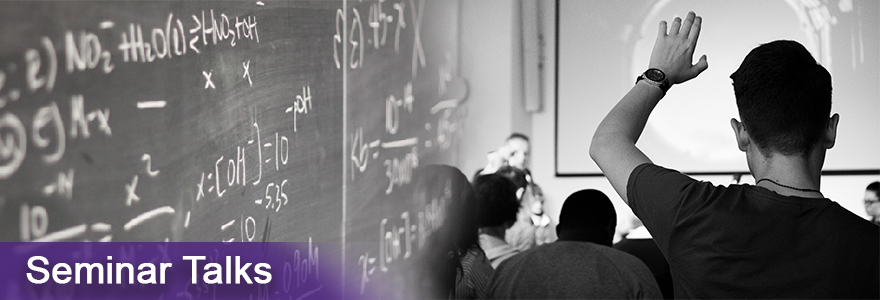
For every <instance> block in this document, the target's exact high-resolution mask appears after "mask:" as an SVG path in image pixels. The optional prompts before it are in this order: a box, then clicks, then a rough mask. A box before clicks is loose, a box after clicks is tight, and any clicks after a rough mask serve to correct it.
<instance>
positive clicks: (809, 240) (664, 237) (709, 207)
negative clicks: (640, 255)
mask: <svg viewBox="0 0 880 300" xmlns="http://www.w3.org/2000/svg"><path fill="white" fill-rule="evenodd" d="M627 198H628V199H629V205H630V207H631V208H632V209H633V212H634V213H635V214H636V216H638V217H639V218H640V219H641V220H642V222H643V223H644V224H645V227H647V228H648V230H649V231H650V232H651V235H652V236H653V237H654V241H655V242H656V243H657V245H658V246H659V247H660V250H661V251H662V252H663V254H664V255H665V256H666V259H667V260H668V261H669V265H670V268H671V269H672V278H673V282H674V285H675V297H676V298H873V299H877V298H878V297H880V227H878V226H875V225H873V224H871V222H868V221H867V220H864V219H862V218H860V217H858V216H856V215H855V214H853V213H851V212H849V211H847V210H846V209H844V208H843V207H841V206H840V205H838V204H837V203H835V202H832V201H831V200H829V199H811V198H800V197H788V196H781V195H778V194H776V193H774V192H772V191H770V190H767V189H764V188H762V187H756V186H751V185H730V186H729V187H724V186H713V185H712V184H711V183H709V182H701V181H696V180H694V179H692V178H690V177H688V176H686V175H684V174H681V173H679V172H677V171H674V170H669V169H665V168H662V167H659V166H656V165H653V164H649V163H646V164H642V165H640V166H638V167H636V168H635V169H634V170H633V172H632V174H631V175H630V178H629V182H628V184H627Z"/></svg>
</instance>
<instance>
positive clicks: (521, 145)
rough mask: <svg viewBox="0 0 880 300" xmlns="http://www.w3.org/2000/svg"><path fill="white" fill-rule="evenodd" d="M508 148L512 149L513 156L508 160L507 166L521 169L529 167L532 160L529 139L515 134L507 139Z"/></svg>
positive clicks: (520, 134)
mask: <svg viewBox="0 0 880 300" xmlns="http://www.w3.org/2000/svg"><path fill="white" fill-rule="evenodd" d="M507 147H508V148H509V149H510V152H511V156H510V158H509V159H508V160H507V164H508V165H510V166H513V167H517V168H520V169H526V168H528V167H529V162H530V160H531V149H530V148H531V147H530V145H529V137H528V136H526V135H525V134H522V133H513V134H511V135H510V136H509V137H507Z"/></svg>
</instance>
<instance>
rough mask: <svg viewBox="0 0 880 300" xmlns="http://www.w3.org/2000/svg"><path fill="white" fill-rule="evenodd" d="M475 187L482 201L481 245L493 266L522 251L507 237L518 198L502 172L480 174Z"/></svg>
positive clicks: (480, 208) (514, 218)
mask: <svg viewBox="0 0 880 300" xmlns="http://www.w3.org/2000/svg"><path fill="white" fill-rule="evenodd" d="M474 190H475V191H476V193H477V201H478V202H479V209H478V210H479V213H478V215H479V224H480V247H482V248H483V251H485V252H486V257H487V258H488V259H489V262H490V263H491V264H492V267H493V268H497V267H498V265H499V264H500V263H501V262H502V261H504V260H505V259H508V258H510V257H511V256H513V255H515V254H517V253H519V250H517V249H516V248H514V247H512V246H510V245H509V244H507V242H506V241H505V240H504V233H505V231H506V230H507V229H508V228H510V226H511V225H513V223H514V222H516V212H517V211H518V210H519V201H518V200H517V199H516V187H515V186H514V184H513V182H512V181H510V180H509V179H507V178H504V177H503V176H501V175H497V174H491V175H482V176H480V177H477V180H475V181H474Z"/></svg>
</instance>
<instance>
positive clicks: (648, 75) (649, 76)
mask: <svg viewBox="0 0 880 300" xmlns="http://www.w3.org/2000/svg"><path fill="white" fill-rule="evenodd" d="M641 80H644V81H645V82H647V83H648V84H650V85H653V86H656V87H658V88H660V90H661V91H663V95H666V91H668V90H669V87H671V86H672V85H671V84H669V79H668V78H666V74H665V73H663V71H660V69H655V68H650V69H648V70H647V71H645V73H642V75H639V77H638V78H636V83H639V81H641Z"/></svg>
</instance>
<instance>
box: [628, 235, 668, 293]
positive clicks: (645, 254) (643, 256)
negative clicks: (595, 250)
mask: <svg viewBox="0 0 880 300" xmlns="http://www.w3.org/2000/svg"><path fill="white" fill-rule="evenodd" d="M614 249H617V250H620V251H623V252H626V253H629V254H632V255H633V256H635V257H637V258H639V259H640V260H642V262H643V263H645V265H646V266H648V269H650V270H651V273H653V274H654V279H656V280H657V286H658V287H660V292H661V293H663V298H664V299H673V296H672V295H673V289H672V273H670V272H669V263H667V262H666V258H665V257H663V253H662V252H660V248H657V244H656V243H654V239H628V238H623V239H622V240H620V241H619V242H617V244H614Z"/></svg>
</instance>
